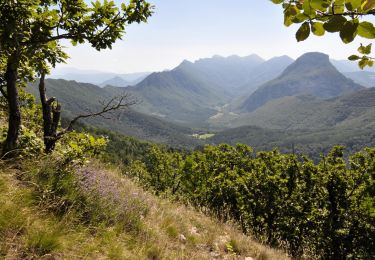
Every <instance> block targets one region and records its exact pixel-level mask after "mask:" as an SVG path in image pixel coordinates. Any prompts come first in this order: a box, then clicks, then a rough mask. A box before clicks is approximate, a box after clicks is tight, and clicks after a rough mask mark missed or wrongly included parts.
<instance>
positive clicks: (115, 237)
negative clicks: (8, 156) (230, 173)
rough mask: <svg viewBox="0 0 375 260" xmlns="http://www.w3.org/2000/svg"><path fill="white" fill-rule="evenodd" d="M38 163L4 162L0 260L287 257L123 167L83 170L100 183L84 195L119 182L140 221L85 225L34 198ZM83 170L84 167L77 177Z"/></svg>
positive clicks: (94, 165)
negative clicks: (149, 188)
mask: <svg viewBox="0 0 375 260" xmlns="http://www.w3.org/2000/svg"><path fill="white" fill-rule="evenodd" d="M38 164H40V163H39V162H37V163H36V162H35V161H34V162H33V165H32V166H30V165H29V166H27V167H25V166H21V167H19V165H18V166H17V168H18V169H17V168H16V167H15V166H16V165H15V164H5V163H2V164H1V165H0V166H1V167H0V169H1V171H0V205H1V207H0V258H2V257H4V258H6V259H21V258H33V257H34V258H35V257H36V258H38V257H40V256H44V257H45V258H44V259H58V258H66V259H73V258H74V259H77V258H84V259H147V258H148V259H223V258H224V259H244V258H245V257H253V258H255V259H287V257H286V256H285V255H283V254H282V253H281V252H277V251H275V250H271V249H269V248H267V247H264V246H262V245H260V244H258V243H256V242H254V241H253V240H251V238H249V237H246V236H244V235H242V234H241V233H240V232H239V231H237V229H236V228H235V227H232V226H230V225H227V224H223V223H220V222H218V221H215V220H212V219H211V218H209V217H207V216H205V215H203V214H201V213H197V212H195V211H194V210H192V209H190V208H188V207H186V206H182V205H178V204H176V203H172V202H170V201H167V200H164V199H160V198H157V197H155V196H154V195H152V194H149V193H147V192H145V191H143V190H142V189H140V188H139V187H137V185H136V184H134V183H133V182H132V181H131V180H129V179H127V178H126V177H123V176H122V175H121V174H120V173H119V171H118V170H116V169H113V168H112V169H109V168H107V169H104V168H103V166H101V165H99V164H97V163H95V162H94V163H91V164H90V165H89V166H86V167H85V168H84V169H83V171H85V172H86V173H89V174H90V176H95V178H96V179H99V180H103V182H102V183H101V182H98V185H96V186H94V187H91V189H90V190H88V191H87V192H95V191H96V190H100V189H102V188H103V187H104V186H105V185H106V182H107V183H108V182H115V183H117V184H118V185H117V186H116V189H115V190H118V192H120V193H121V195H122V197H121V198H122V199H121V203H122V204H121V205H123V206H124V208H127V209H128V211H129V210H131V212H133V213H134V212H135V214H133V217H135V218H137V219H138V220H139V225H138V226H137V227H136V228H135V227H132V226H130V228H126V229H125V230H119V229H118V227H116V226H115V225H114V226H105V225H93V224H91V225H86V224H84V223H81V222H79V221H77V219H75V218H74V217H73V216H69V214H67V215H65V216H64V217H62V218H57V217H54V216H53V215H52V214H51V213H50V212H49V211H48V208H47V207H46V206H41V204H39V205H37V204H36V203H35V201H36V198H34V196H35V195H33V194H34V189H35V188H34V187H35V184H34V183H29V182H25V181H22V179H24V178H23V176H25V175H28V174H30V172H32V171H33V169H35V168H37V167H38V166H39V165H38ZM30 167H31V168H30ZM79 171H82V169H81V170H78V171H77V174H78V172H79ZM110 194H111V193H110ZM9 198H12V200H9ZM103 203H104V202H103ZM140 208H141V210H139V209H140ZM125 211H126V210H125ZM141 212H142V214H140V213H141ZM127 213H129V212H124V216H128V215H127ZM137 214H139V215H137Z"/></svg>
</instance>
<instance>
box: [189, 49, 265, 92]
mask: <svg viewBox="0 0 375 260" xmlns="http://www.w3.org/2000/svg"><path fill="white" fill-rule="evenodd" d="M263 63H264V60H263V59H262V58H261V57H259V56H258V55H255V54H253V55H249V56H246V57H239V56H236V55H232V56H229V57H221V56H218V55H216V56H213V57H212V58H206V59H200V60H198V61H196V62H194V63H192V64H191V65H192V69H194V70H195V73H198V74H200V77H202V78H205V79H206V80H208V81H211V82H212V83H213V84H215V85H217V86H220V87H221V88H222V89H224V90H226V91H229V92H230V93H236V89H237V88H239V87H241V86H242V85H244V84H245V83H247V82H249V81H250V80H251V79H252V72H253V70H254V69H255V68H257V67H258V66H259V65H261V64H263Z"/></svg>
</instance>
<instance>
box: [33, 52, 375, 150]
mask: <svg viewBox="0 0 375 260" xmlns="http://www.w3.org/2000/svg"><path fill="white" fill-rule="evenodd" d="M353 65H354V66H353ZM60 72H61V71H60ZM65 73H66V74H64V75H65V76H64V75H62V76H61V79H52V78H50V79H48V80H47V81H46V84H47V86H48V90H47V91H48V94H49V95H51V96H56V97H57V98H58V99H59V100H60V101H61V102H62V103H63V104H64V106H65V107H64V108H65V110H64V111H65V112H64V113H65V114H64V116H66V117H73V116H74V115H77V114H79V113H82V112H83V111H86V110H88V109H89V110H95V108H96V109H97V108H98V107H99V103H98V101H99V100H105V99H109V98H110V97H113V96H116V95H120V94H123V93H127V94H128V95H130V96H131V98H133V99H136V100H137V104H136V105H134V106H132V107H131V108H130V109H129V110H128V111H127V112H122V113H121V114H119V115H118V120H103V119H102V118H95V119H89V120H88V121H87V122H86V123H88V124H90V125H93V126H95V127H99V128H107V129H110V130H113V131H116V132H120V133H123V134H126V135H130V136H135V137H137V138H142V139H146V140H151V141H155V142H161V143H167V144H173V145H178V146H180V147H190V148H194V147H196V146H197V145H202V144H204V143H222V142H227V143H230V144H235V143H237V142H243V143H247V144H249V145H252V146H254V147H255V148H258V149H273V148H275V147H278V148H280V149H282V150H285V151H290V149H292V146H293V149H297V150H298V149H301V152H307V153H309V154H312V155H313V156H315V157H317V156H318V154H319V153H320V152H323V151H326V150H327V149H328V148H329V147H330V146H331V145H332V144H334V143H335V144H343V145H346V146H348V149H350V150H352V149H353V150H359V149H361V148H363V147H364V146H366V145H369V144H373V142H375V140H374V139H373V137H374V134H372V131H373V129H374V127H375V116H373V115H374V113H373V112H374V109H375V91H372V88H370V87H371V86H375V80H374V75H375V74H374V72H372V71H369V70H367V71H361V70H360V69H359V68H358V67H357V66H356V65H355V64H353V63H351V62H350V61H346V60H330V59H329V56H328V55H326V54H323V53H318V52H311V53H306V54H303V55H302V56H301V57H299V58H297V59H296V60H294V59H292V58H290V57H288V56H286V55H285V56H280V57H274V58H271V59H268V60H265V59H263V58H261V57H260V56H258V55H256V54H252V55H249V56H244V57H240V56H237V55H232V56H228V57H222V56H218V55H215V56H213V57H212V58H204V59H198V60H197V61H195V62H190V61H187V60H184V61H183V62H181V63H180V64H179V65H178V66H177V67H175V68H173V69H171V70H165V71H162V72H152V73H150V72H149V73H133V74H122V75H118V74H115V73H113V74H111V73H101V72H98V71H93V72H92V71H79V70H72V71H69V70H68V71H65ZM362 75H366V77H363V76H362ZM53 77H56V78H59V77H60V76H58V75H55V76H53ZM73 79H74V81H72V80H73ZM359 79H360V80H359ZM93 82H95V83H97V84H90V83H93ZM373 84H374V85H373ZM30 90H31V91H32V92H33V93H35V95H37V84H36V83H35V84H34V85H32V87H31V88H30ZM260 133H262V134H260ZM353 133H357V134H356V135H352V134H353ZM206 134H208V135H206ZM201 136H204V138H201ZM260 136H262V137H260ZM358 136H361V138H360V139H361V140H360V141H359V142H356V143H355V144H354V143H353V140H354V139H356V140H357V139H358ZM305 144H309V145H310V146H308V147H310V148H309V149H306V145H305ZM302 147H304V148H302ZM306 150H307V151H306Z"/></svg>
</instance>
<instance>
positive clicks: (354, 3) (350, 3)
mask: <svg viewBox="0 0 375 260" xmlns="http://www.w3.org/2000/svg"><path fill="white" fill-rule="evenodd" d="M361 3H362V1H361V0H346V1H345V7H346V8H347V9H348V10H349V11H353V10H356V9H358V8H360V7H361Z"/></svg>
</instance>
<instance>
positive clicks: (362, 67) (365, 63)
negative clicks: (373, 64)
mask: <svg viewBox="0 0 375 260" xmlns="http://www.w3.org/2000/svg"><path fill="white" fill-rule="evenodd" d="M366 65H367V60H366V59H362V60H360V61H359V62H358V66H359V67H360V68H361V69H362V70H363V69H364V68H365V67H366Z"/></svg>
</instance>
